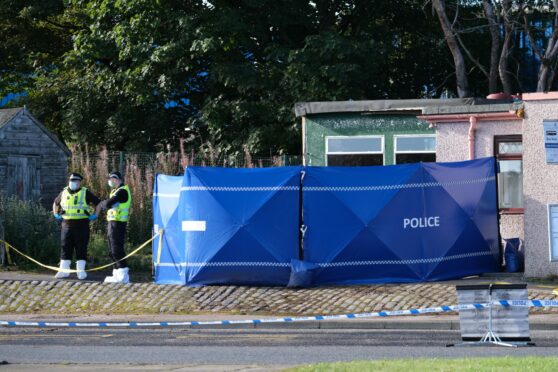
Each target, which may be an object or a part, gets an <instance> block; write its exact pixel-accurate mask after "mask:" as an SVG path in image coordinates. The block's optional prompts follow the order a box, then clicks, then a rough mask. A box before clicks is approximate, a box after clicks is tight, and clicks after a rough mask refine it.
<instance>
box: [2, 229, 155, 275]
mask: <svg viewBox="0 0 558 372" xmlns="http://www.w3.org/2000/svg"><path fill="white" fill-rule="evenodd" d="M161 233H162V230H160V232H159V233H156V234H155V235H153V236H152V237H151V239H149V240H147V241H146V242H144V243H143V244H142V245H140V246H139V247H138V248H136V249H134V250H133V251H132V252H130V253H128V254H127V255H126V256H124V257H122V258H121V259H119V260H117V261H113V262H111V263H109V264H106V265H102V266H98V267H94V268H92V269H87V270H84V271H87V272H91V271H98V270H103V269H106V268H107V267H110V266H112V265H114V264H115V263H117V262H120V261H123V260H125V259H127V258H130V257H132V256H133V255H135V254H136V253H138V252H139V251H140V250H142V249H143V248H144V247H145V246H147V244H149V243H151V242H152V241H153V239H155V238H156V237H157V236H159V234H161ZM0 243H3V244H4V245H5V246H6V257H7V258H8V264H10V265H11V264H12V262H13V261H12V258H11V255H10V250H12V251H14V252H16V253H17V254H19V255H20V256H22V257H24V258H26V259H28V260H29V261H31V262H34V263H35V264H37V265H39V266H41V267H44V268H45V269H49V270H53V271H60V272H64V273H77V272H78V271H77V270H75V269H61V268H59V267H55V266H50V265H45V264H43V263H41V262H39V261H37V260H36V259H34V258H33V257H30V256H28V255H26V254H25V253H23V252H22V251H20V250H19V249H17V248H16V247H14V246H13V245H11V244H10V243H8V242H7V241H5V240H2V239H0ZM159 245H160V243H159ZM159 251H161V249H160V248H159Z"/></svg>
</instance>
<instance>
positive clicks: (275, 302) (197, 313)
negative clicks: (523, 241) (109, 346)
mask: <svg viewBox="0 0 558 372" xmlns="http://www.w3.org/2000/svg"><path fill="white" fill-rule="evenodd" d="M102 277H103V276H102V275H101V276H98V277H95V276H93V277H89V278H88V279H91V280H86V281H78V280H76V279H67V280H54V279H53V277H52V275H47V274H35V273H23V272H13V271H1V272H0V319H1V320H18V321H25V320H28V321H45V320H50V321H62V322H63V321H72V322H101V321H108V322H120V321H123V322H128V321H138V322H142V321H145V322H150V321H151V322H152V321H156V322H161V321H205V320H236V319H265V318H276V317H282V316H310V315H312V316H313V315H337V314H347V313H363V312H377V311H381V310H386V311H387V310H407V309H412V308H415V309H416V308H427V307H437V306H443V305H456V304H457V298H456V291H455V285H473V284H488V283H527V284H528V293H529V299H542V300H557V299H558V296H557V295H556V294H554V293H553V290H554V289H555V288H556V287H558V284H552V283H551V284H550V285H544V284H540V283H535V282H527V281H525V280H524V278H523V277H522V275H521V274H506V273H496V274H487V275H483V276H477V277H469V278H464V279H460V280H452V281H443V282H432V283H413V284H378V285H353V286H328V287H317V288H304V289H291V288H283V287H247V286H204V287H185V286H178V285H158V284H154V283H152V282H144V283H132V284H108V283H107V284H105V283H102V282H101V281H100V280H102ZM132 279H133V280H134V276H132ZM137 279H138V280H141V279H140V277H139V276H138V277H137ZM530 324H531V329H534V330H536V329H539V330H555V329H558V308H531V309H530ZM195 327H200V326H195ZM204 327H205V328H211V327H216V326H204ZM217 327H220V328H223V326H217ZM226 327H230V328H266V327H267V328H272V327H273V328H277V327H280V328H289V327H290V328H308V329H311V328H314V329H343V328H345V329H353V328H354V329H357V328H358V329H365V328H369V329H440V330H455V329H459V319H458V316H457V314H456V313H451V314H449V313H443V314H437V315H419V316H394V317H389V318H364V319H350V320H335V321H311V322H296V323H273V324H256V325H254V324H246V325H228V326H226Z"/></svg>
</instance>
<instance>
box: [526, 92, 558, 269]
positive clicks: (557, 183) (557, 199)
mask: <svg viewBox="0 0 558 372" xmlns="http://www.w3.org/2000/svg"><path fill="white" fill-rule="evenodd" d="M523 99H524V107H525V119H524V122H523V195H524V203H525V252H526V254H525V256H526V257H525V258H526V260H525V276H527V277H545V276H548V275H557V274H558V262H551V261H550V247H549V242H548V233H549V231H548V216H547V214H548V210H547V208H548V207H547V206H548V204H556V203H558V164H547V163H546V152H545V148H544V132H543V120H544V119H556V120H558V93H557V92H550V93H547V94H543V93H537V94H527V95H524V97H523Z"/></svg>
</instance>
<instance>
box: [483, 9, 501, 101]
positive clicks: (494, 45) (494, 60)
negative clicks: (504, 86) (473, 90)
mask: <svg viewBox="0 0 558 372" xmlns="http://www.w3.org/2000/svg"><path fill="white" fill-rule="evenodd" d="M482 5H483V7H484V14H485V16H486V19H487V20H488V26H489V30H490V39H491V46H490V72H489V75H488V93H496V92H498V63H499V60H500V33H499V31H498V22H497V21H496V16H495V15H494V5H493V4H492V0H483V1H482Z"/></svg>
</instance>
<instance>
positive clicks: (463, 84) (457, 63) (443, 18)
mask: <svg viewBox="0 0 558 372" xmlns="http://www.w3.org/2000/svg"><path fill="white" fill-rule="evenodd" d="M432 6H433V7H434V10H435V11H436V14H437V15H438V20H439V21H440V25H441V27H442V31H443V32H444V37H445V39H446V42H447V44H448V48H449V50H450V52H451V54H452V56H453V63H454V67H455V77H456V80H457V95H458V96H459V97H469V96H470V94H471V93H470V92H469V80H468V78H467V71H466V66H465V60H464V58H463V53H462V52H461V49H460V48H459V44H458V42H457V39H456V38H455V35H454V31H453V28H452V26H451V23H450V21H449V19H448V15H447V13H446V3H445V1H444V0H432Z"/></svg>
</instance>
